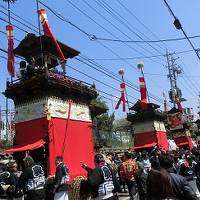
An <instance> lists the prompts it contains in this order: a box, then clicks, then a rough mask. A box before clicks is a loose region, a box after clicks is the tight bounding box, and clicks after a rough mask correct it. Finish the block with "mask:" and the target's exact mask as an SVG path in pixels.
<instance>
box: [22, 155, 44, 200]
mask: <svg viewBox="0 0 200 200" xmlns="http://www.w3.org/2000/svg"><path fill="white" fill-rule="evenodd" d="M23 161H24V166H25V170H24V171H23V173H22V174H21V176H20V178H19V182H18V187H19V188H21V189H23V190H24V193H25V194H26V198H27V200H44V199H45V189H44V186H45V175H44V174H45V173H44V170H43V168H42V166H41V165H38V164H35V163H34V160H33V158H32V157H31V156H26V157H25V158H24V160H23Z"/></svg>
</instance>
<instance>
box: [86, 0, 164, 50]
mask: <svg viewBox="0 0 200 200" xmlns="http://www.w3.org/2000/svg"><path fill="white" fill-rule="evenodd" d="M83 1H85V0H83ZM95 2H96V3H97V4H98V5H99V6H100V7H102V8H103V9H104V10H106V11H107V12H108V13H109V14H110V15H111V16H112V17H113V18H114V19H115V20H117V21H118V22H120V23H121V24H122V25H123V26H124V27H126V28H127V29H128V30H129V31H131V32H132V33H133V34H134V35H136V36H137V37H138V38H140V39H141V40H142V41H144V39H143V38H142V37H141V36H140V35H139V34H138V33H137V32H139V33H140V34H141V32H140V31H139V30H138V29H137V28H135V27H133V25H131V24H130V23H129V21H128V20H126V19H125V18H124V17H122V15H120V13H119V12H116V11H115V10H114V9H113V8H112V7H110V6H109V5H108V4H107V3H106V2H105V1H104V0H101V1H98V0H95ZM132 27H133V28H132ZM135 30H136V31H137V32H136V31H135ZM142 34H143V33H142ZM129 38H130V37H129ZM145 43H146V44H147V45H148V46H150V47H151V48H152V49H153V50H155V51H156V52H158V53H161V51H159V50H158V49H157V48H155V47H154V46H152V45H151V44H149V43H148V42H145ZM148 52H150V53H151V51H148Z"/></svg>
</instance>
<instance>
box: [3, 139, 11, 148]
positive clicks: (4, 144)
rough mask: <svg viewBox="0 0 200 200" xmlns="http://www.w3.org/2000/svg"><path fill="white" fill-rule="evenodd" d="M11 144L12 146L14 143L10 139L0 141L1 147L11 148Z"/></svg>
mask: <svg viewBox="0 0 200 200" xmlns="http://www.w3.org/2000/svg"><path fill="white" fill-rule="evenodd" d="M11 146H12V144H11V142H10V141H8V140H1V141H0V149H6V148H9V147H11Z"/></svg>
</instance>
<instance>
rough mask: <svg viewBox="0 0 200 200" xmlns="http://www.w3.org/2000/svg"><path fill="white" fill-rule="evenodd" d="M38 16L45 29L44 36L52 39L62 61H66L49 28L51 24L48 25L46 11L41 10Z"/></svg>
mask: <svg viewBox="0 0 200 200" xmlns="http://www.w3.org/2000/svg"><path fill="white" fill-rule="evenodd" d="M38 14H39V17H40V22H41V24H42V27H43V31H44V34H45V35H46V36H48V37H50V38H51V39H52V41H53V43H54V45H55V47H56V49H57V51H58V54H59V56H60V58H61V60H62V61H63V60H65V56H64V54H63V52H62V50H61V48H60V46H59V44H58V42H57V40H56V38H55V37H54V35H53V32H52V31H51V28H50V26H49V23H48V19H47V14H46V10H45V9H40V10H38Z"/></svg>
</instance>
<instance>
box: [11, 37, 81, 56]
mask: <svg viewBox="0 0 200 200" xmlns="http://www.w3.org/2000/svg"><path fill="white" fill-rule="evenodd" d="M41 41H42V50H43V52H44V55H45V52H47V53H49V54H52V55H54V56H56V57H58V58H60V56H59V54H58V51H57V50H56V47H55V45H54V44H53V42H52V40H51V38H49V37H48V36H46V35H42V36H41ZM58 44H59V46H60V48H61V50H62V52H63V54H64V56H65V58H66V59H67V58H73V57H75V56H77V55H79V53H80V52H79V51H77V50H75V49H73V48H71V47H69V46H67V45H66V44H63V43H61V42H60V41H58ZM14 53H15V54H16V55H19V56H22V57H24V58H26V59H28V58H30V57H37V56H39V55H40V54H41V45H40V37H39V36H36V35H35V34H33V33H28V34H27V36H26V37H25V38H24V39H23V40H22V41H21V42H20V43H19V45H18V46H17V47H16V48H15V49H14Z"/></svg>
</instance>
